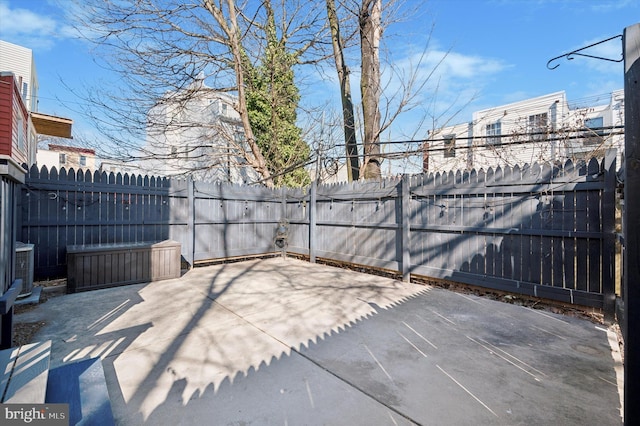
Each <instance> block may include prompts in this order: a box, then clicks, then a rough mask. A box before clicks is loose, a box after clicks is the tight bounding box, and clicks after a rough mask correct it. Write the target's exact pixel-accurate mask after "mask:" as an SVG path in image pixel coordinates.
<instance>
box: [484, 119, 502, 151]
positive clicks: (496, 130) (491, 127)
mask: <svg viewBox="0 0 640 426" xmlns="http://www.w3.org/2000/svg"><path fill="white" fill-rule="evenodd" d="M486 132H487V133H486V134H487V143H488V144H491V145H495V144H499V143H500V135H501V134H502V125H501V123H500V122H499V121H496V122H495V123H491V124H487V127H486Z"/></svg>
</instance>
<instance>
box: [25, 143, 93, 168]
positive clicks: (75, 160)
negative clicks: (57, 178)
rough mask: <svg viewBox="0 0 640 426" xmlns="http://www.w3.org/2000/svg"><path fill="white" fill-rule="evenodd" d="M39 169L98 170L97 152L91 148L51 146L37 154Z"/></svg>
mask: <svg viewBox="0 0 640 426" xmlns="http://www.w3.org/2000/svg"><path fill="white" fill-rule="evenodd" d="M37 159H38V167H42V166H46V167H47V169H49V170H50V169H51V168H52V167H55V168H56V169H57V170H60V169H61V168H63V167H64V168H65V169H67V170H69V169H74V170H75V171H78V170H89V171H92V172H93V171H95V170H96V151H95V150H93V149H89V148H81V147H75V146H65V145H55V144H49V146H48V149H39V150H38V154H37Z"/></svg>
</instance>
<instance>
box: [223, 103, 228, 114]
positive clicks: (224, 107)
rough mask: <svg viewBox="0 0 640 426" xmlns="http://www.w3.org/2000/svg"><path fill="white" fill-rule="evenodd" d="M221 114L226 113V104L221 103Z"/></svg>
mask: <svg viewBox="0 0 640 426" xmlns="http://www.w3.org/2000/svg"><path fill="white" fill-rule="evenodd" d="M222 115H227V104H225V103H223V104H222Z"/></svg>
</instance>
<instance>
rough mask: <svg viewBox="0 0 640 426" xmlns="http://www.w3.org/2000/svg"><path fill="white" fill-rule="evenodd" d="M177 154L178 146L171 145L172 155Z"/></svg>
mask: <svg viewBox="0 0 640 426" xmlns="http://www.w3.org/2000/svg"><path fill="white" fill-rule="evenodd" d="M177 154H178V147H176V146H172V147H171V155H172V156H173V157H175V156H176V155H177Z"/></svg>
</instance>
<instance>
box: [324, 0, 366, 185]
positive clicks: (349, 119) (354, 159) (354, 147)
mask: <svg viewBox="0 0 640 426" xmlns="http://www.w3.org/2000/svg"><path fill="white" fill-rule="evenodd" d="M327 17H328V20H329V27H330V28H331V41H332V44H333V57H334V59H335V63H336V71H337V72H338V79H339V80H340V98H341V100H342V119H343V123H344V142H345V148H346V154H347V175H348V178H349V182H352V181H354V180H358V179H359V178H360V161H359V159H358V142H357V141H356V126H355V115H354V112H353V101H352V100H351V83H350V79H349V68H348V67H347V65H346V64H345V62H344V52H343V44H342V38H341V37H340V24H339V21H338V15H337V13H336V6H335V3H334V0H327Z"/></svg>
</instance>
